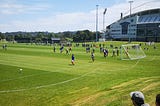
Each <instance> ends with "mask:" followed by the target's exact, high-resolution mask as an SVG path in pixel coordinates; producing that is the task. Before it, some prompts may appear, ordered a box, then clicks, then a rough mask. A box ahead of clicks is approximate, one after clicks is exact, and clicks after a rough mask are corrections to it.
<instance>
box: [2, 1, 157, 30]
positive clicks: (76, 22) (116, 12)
mask: <svg viewBox="0 0 160 106" xmlns="http://www.w3.org/2000/svg"><path fill="white" fill-rule="evenodd" d="M137 6H138V7H137ZM9 7H10V6H9ZM13 7H14V8H19V9H21V8H22V7H24V6H19V5H17V6H13ZM132 7H133V11H132V12H133V13H135V12H138V11H142V10H147V9H152V8H159V7H160V2H159V0H154V2H151V0H134V3H133V5H132ZM5 8H7V5H6V7H5ZM33 9H34V8H33ZM36 9H38V8H36ZM128 10H129V3H128V2H127V1H126V2H125V3H121V4H116V5H113V6H111V7H109V8H107V12H106V16H105V25H109V24H111V23H113V22H114V21H116V20H118V19H120V13H121V12H123V13H126V12H127V14H126V15H128V14H129V12H128ZM22 11H23V10H22ZM103 11H104V8H99V28H98V29H99V30H102V23H103V22H102V21H103V19H102V18H103ZM4 12H5V13H7V12H8V13H9V12H10V11H7V10H6V11H4ZM20 12H21V11H20ZM95 20H96V10H92V11H90V12H88V13H85V12H77V13H59V14H57V15H53V16H49V17H48V16H46V17H43V18H41V17H39V18H38V19H35V20H30V21H13V22H10V23H8V24H3V25H2V24H0V29H1V31H3V32H7V31H51V32H59V31H76V30H83V29H89V30H92V31H95V29H96V28H95Z"/></svg>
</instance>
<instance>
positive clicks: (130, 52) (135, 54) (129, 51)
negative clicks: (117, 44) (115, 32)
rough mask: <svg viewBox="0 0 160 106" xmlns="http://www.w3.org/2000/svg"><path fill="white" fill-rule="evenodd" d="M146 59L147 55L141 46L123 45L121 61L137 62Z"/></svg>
mask: <svg viewBox="0 0 160 106" xmlns="http://www.w3.org/2000/svg"><path fill="white" fill-rule="evenodd" d="M145 57H146V55H145V53H144V52H143V50H142V48H141V46H140V45H139V44H126V45H121V60H135V59H141V58H145Z"/></svg>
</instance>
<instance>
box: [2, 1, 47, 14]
mask: <svg viewBox="0 0 160 106" xmlns="http://www.w3.org/2000/svg"><path fill="white" fill-rule="evenodd" d="M49 7H50V6H49V5H48V4H35V5H24V4H18V3H13V2H1V3H0V14H3V15H13V14H21V13H32V12H33V11H41V10H46V9H48V8H49Z"/></svg>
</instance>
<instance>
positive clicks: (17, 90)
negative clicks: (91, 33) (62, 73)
mask: <svg viewBox="0 0 160 106" xmlns="http://www.w3.org/2000/svg"><path fill="white" fill-rule="evenodd" d="M139 61H140V59H139V60H138V61H136V63H135V64H134V65H133V66H132V67H129V68H126V69H118V70H128V69H132V68H134V67H136V65H137V64H138V63H139ZM98 68H99V67H97V68H95V69H94V70H93V71H90V72H88V73H85V74H83V75H81V76H79V77H76V78H72V79H69V80H66V81H62V82H58V83H53V84H48V85H41V86H37V87H31V88H26V89H12V90H2V91H0V93H10V92H21V91H27V90H34V89H40V88H46V87H50V86H56V85H60V84H64V83H67V82H71V81H74V80H77V79H80V78H82V77H85V76H86V75H89V74H91V73H93V72H94V71H95V70H97V69H98Z"/></svg>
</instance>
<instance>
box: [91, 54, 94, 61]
mask: <svg viewBox="0 0 160 106" xmlns="http://www.w3.org/2000/svg"><path fill="white" fill-rule="evenodd" d="M91 59H92V61H93V62H94V53H93V52H92V53H91Z"/></svg>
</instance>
